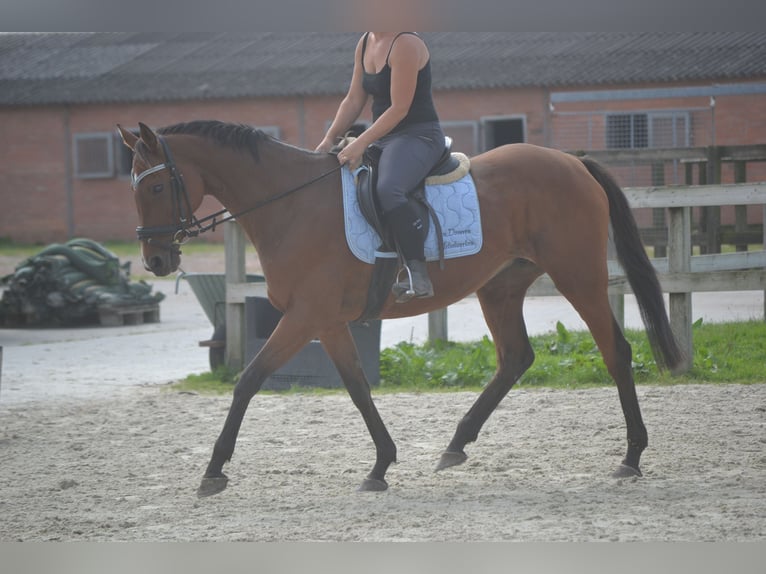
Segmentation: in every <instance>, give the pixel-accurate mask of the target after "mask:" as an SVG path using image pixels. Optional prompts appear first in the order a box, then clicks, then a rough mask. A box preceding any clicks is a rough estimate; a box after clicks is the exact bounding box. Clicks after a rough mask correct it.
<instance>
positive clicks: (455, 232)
mask: <svg viewBox="0 0 766 574" xmlns="http://www.w3.org/2000/svg"><path fill="white" fill-rule="evenodd" d="M341 172H342V174H343V208H344V219H345V222H346V241H347V242H348V246H349V248H350V249H351V252H352V253H353V254H354V255H355V256H356V257H357V259H360V260H361V261H364V262H365V263H375V258H376V257H379V256H385V255H384V254H381V253H377V251H376V250H377V248H378V247H379V246H380V243H381V240H380V237H379V236H378V234H377V232H376V231H375V230H374V229H373V228H372V226H370V224H369V223H367V220H366V219H365V218H364V216H363V215H362V212H361V210H360V209H359V202H358V201H357V198H356V188H355V184H354V176H353V174H352V173H351V172H349V170H348V169H346V168H345V167H344V168H343V169H342V170H341ZM426 198H427V199H428V202H429V203H430V204H431V206H433V208H434V211H435V212H436V216H437V217H438V218H439V222H440V223H441V227H442V235H443V236H444V258H445V259H454V258H456V257H464V256H467V255H475V254H476V253H478V252H479V251H480V250H481V246H482V241H483V240H482V232H481V214H480V212H479V199H478V197H477V196H476V187H475V186H474V183H473V178H472V177H471V175H470V174H468V175H465V176H464V177H462V178H461V179H459V180H457V181H454V182H452V183H447V184H441V185H427V186H426ZM435 228H436V226H434V225H431V226H430V230H429V232H428V237H426V243H425V254H426V260H428V261H438V260H439V249H438V245H437V241H436V229H435ZM394 256H395V255H394Z"/></svg>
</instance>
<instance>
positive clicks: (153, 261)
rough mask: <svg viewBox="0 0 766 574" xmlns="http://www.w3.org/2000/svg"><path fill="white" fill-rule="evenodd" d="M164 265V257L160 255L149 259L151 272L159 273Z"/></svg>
mask: <svg viewBox="0 0 766 574" xmlns="http://www.w3.org/2000/svg"><path fill="white" fill-rule="evenodd" d="M163 265H164V263H163V261H162V257H160V256H159V255H155V256H154V257H151V258H150V259H149V269H150V270H151V271H154V272H157V271H159V270H161V269H162V267H163Z"/></svg>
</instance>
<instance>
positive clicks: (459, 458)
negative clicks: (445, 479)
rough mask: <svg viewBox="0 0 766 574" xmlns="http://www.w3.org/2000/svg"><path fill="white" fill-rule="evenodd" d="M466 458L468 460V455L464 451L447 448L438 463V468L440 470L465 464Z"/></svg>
mask: <svg viewBox="0 0 766 574" xmlns="http://www.w3.org/2000/svg"><path fill="white" fill-rule="evenodd" d="M466 460H468V455H467V454H466V453H464V452H462V451H459V452H453V451H449V450H445V451H444V452H443V453H442V457H441V458H440V459H439V464H437V465H436V470H437V471H439V470H444V469H445V468H449V467H451V466H457V465H459V464H463V463H464V462H465V461H466Z"/></svg>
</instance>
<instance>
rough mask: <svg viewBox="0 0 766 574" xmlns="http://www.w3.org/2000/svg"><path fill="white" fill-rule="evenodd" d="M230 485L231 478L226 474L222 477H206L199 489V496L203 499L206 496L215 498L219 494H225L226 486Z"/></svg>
mask: <svg viewBox="0 0 766 574" xmlns="http://www.w3.org/2000/svg"><path fill="white" fill-rule="evenodd" d="M228 483H229V477H228V476H226V475H225V474H221V476H213V477H209V478H208V477H205V478H203V479H202V482H201V483H200V485H199V488H198V489H197V496H199V497H200V498H203V497H205V496H213V495H214V494H218V493H219V492H223V491H224V490H225V489H226V485H227V484H228Z"/></svg>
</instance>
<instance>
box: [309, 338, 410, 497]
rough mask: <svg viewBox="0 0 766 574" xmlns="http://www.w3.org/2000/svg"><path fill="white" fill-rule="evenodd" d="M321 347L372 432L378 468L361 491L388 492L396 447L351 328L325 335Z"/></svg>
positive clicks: (373, 471) (370, 475)
mask: <svg viewBox="0 0 766 574" xmlns="http://www.w3.org/2000/svg"><path fill="white" fill-rule="evenodd" d="M320 340H321V342H322V346H323V347H324V348H325V350H326V351H327V354H328V355H329V356H330V358H331V359H332V361H333V363H334V364H335V366H336V368H337V369H338V372H339V373H340V377H341V380H342V381H343V384H344V385H345V387H346V389H347V390H348V394H349V395H350V396H351V400H352V401H353V402H354V405H356V408H357V409H359V412H360V413H361V414H362V418H363V419H364V422H365V424H366V425H367V429H368V430H369V432H370V436H371V437H372V440H373V442H374V443H375V449H376V452H377V456H376V459H375V466H374V467H373V469H372V471H371V472H370V474H369V475H367V478H366V479H365V480H364V482H362V485H361V486H360V487H359V490H364V491H382V490H386V489H387V488H388V484H387V483H386V480H385V475H386V470H387V469H388V467H389V465H390V464H391V463H392V462H396V445H395V444H394V441H393V440H392V439H391V435H389V434H388V430H387V429H386V426H385V424H384V423H383V420H382V419H381V418H380V415H379V414H378V409H377V408H375V403H373V401H372V395H371V393H370V385H369V383H368V382H367V377H366V376H365V374H364V371H363V370H362V364H361V362H360V360H359V354H358V352H357V349H356V344H355V343H354V339H353V338H352V337H351V332H350V331H349V328H348V325H346V324H344V325H341V326H339V327H337V328H335V329H332V330H328V331H325V332H324V333H322V335H321V336H320Z"/></svg>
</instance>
